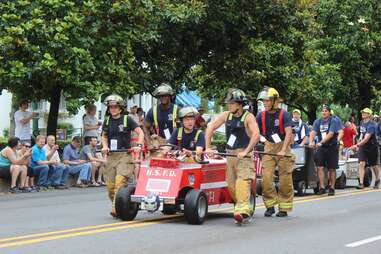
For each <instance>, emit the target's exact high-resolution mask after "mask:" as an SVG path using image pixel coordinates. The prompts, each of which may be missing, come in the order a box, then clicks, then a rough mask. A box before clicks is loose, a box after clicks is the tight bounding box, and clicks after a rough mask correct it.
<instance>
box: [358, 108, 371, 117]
mask: <svg viewBox="0 0 381 254" xmlns="http://www.w3.org/2000/svg"><path fill="white" fill-rule="evenodd" d="M361 113H366V114H369V115H372V114H373V111H372V110H371V109H370V108H364V109H363V110H361Z"/></svg>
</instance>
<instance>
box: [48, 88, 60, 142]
mask: <svg viewBox="0 0 381 254" xmlns="http://www.w3.org/2000/svg"><path fill="white" fill-rule="evenodd" d="M61 90H62V89H61V88H60V87H57V88H56V89H54V90H53V91H52V94H51V95H50V109H49V117H48V126H47V129H46V134H47V135H54V136H56V132H57V122H58V113H59V108H60V100H61Z"/></svg>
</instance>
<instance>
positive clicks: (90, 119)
mask: <svg viewBox="0 0 381 254" xmlns="http://www.w3.org/2000/svg"><path fill="white" fill-rule="evenodd" d="M96 113H97V107H96V106H95V105H93V104H91V105H89V106H87V107H86V114H85V116H84V117H83V128H84V130H85V132H84V133H83V136H84V138H85V145H88V144H89V142H90V139H91V137H98V129H99V127H100V126H101V125H102V123H101V122H100V121H98V118H97V117H96Z"/></svg>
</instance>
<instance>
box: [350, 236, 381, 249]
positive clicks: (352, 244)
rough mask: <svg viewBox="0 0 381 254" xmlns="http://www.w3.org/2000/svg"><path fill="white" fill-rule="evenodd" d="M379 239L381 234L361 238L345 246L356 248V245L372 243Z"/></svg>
mask: <svg viewBox="0 0 381 254" xmlns="http://www.w3.org/2000/svg"><path fill="white" fill-rule="evenodd" d="M379 240H381V235H378V236H375V237H371V238H367V239H364V240H361V241H358V242H354V243H349V244H347V245H345V247H348V248H356V247H359V246H361V245H364V244H368V243H372V242H375V241H379Z"/></svg>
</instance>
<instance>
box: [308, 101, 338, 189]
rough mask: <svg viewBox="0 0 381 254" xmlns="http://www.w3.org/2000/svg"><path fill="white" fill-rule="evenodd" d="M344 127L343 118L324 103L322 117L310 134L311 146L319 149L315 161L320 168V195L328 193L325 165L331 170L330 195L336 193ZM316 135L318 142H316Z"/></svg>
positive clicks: (317, 120)
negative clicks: (340, 146)
mask: <svg viewBox="0 0 381 254" xmlns="http://www.w3.org/2000/svg"><path fill="white" fill-rule="evenodd" d="M342 129H343V125H342V123H341V120H340V119H339V118H338V117H337V116H335V117H333V116H332V115H331V108H330V107H329V106H328V105H323V106H322V109H321V118H320V119H316V120H315V122H314V124H313V127H312V131H311V135H310V146H311V148H316V149H317V150H316V153H315V163H316V166H317V168H318V176H319V184H320V189H319V194H320V195H323V194H325V193H326V191H325V186H324V182H325V181H324V179H325V172H324V168H325V167H326V168H327V169H328V171H329V178H330V181H329V183H330V187H329V190H328V195H330V196H333V195H335V182H336V169H337V168H338V167H339V134H340V133H342ZM316 136H317V142H315V137H316Z"/></svg>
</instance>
